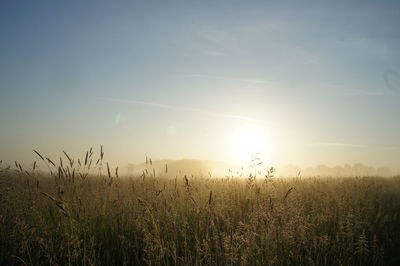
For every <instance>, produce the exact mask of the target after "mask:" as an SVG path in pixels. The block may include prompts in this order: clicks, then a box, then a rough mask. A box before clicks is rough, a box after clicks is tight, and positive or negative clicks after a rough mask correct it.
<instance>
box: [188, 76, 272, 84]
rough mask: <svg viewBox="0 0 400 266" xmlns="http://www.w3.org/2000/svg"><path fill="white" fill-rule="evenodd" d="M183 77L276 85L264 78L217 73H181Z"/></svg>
mask: <svg viewBox="0 0 400 266" xmlns="http://www.w3.org/2000/svg"><path fill="white" fill-rule="evenodd" d="M182 77H185V78H206V79H220V80H226V81H233V82H243V83H251V84H267V85H276V83H274V82H272V81H269V80H265V79H257V78H232V77H227V76H217V75H205V74H189V75H182Z"/></svg>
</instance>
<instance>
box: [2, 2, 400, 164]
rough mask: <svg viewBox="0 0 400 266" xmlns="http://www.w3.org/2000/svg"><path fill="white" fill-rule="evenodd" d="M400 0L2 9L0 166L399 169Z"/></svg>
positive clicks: (12, 5)
mask: <svg viewBox="0 0 400 266" xmlns="http://www.w3.org/2000/svg"><path fill="white" fill-rule="evenodd" d="M399 25H400V3H399V2H398V1H239V0H237V1H235V0H232V1H224V0H220V1H2V2H1V4H0V73H1V74H0V125H1V126H0V159H3V160H4V161H14V160H17V161H21V162H31V161H33V160H35V159H36V157H35V155H34V153H33V151H32V150H33V149H36V150H38V151H41V152H42V153H44V154H46V155H49V156H59V155H61V153H62V151H63V150H65V151H67V152H69V153H70V154H72V155H75V156H80V157H82V156H83V155H84V153H85V151H86V150H87V149H88V148H90V147H94V148H96V149H98V148H99V146H100V145H103V147H104V149H105V153H106V157H108V158H109V160H111V161H112V162H114V163H118V164H120V165H124V164H126V163H131V162H139V161H143V158H145V156H151V157H152V158H155V159H162V158H169V159H181V158H191V159H207V160H218V161H241V162H243V161H244V160H246V157H248V156H249V154H250V152H253V151H255V150H256V151H258V152H259V153H260V156H261V157H262V158H263V160H265V161H267V162H268V163H270V164H287V163H290V164H297V165H301V166H307V167H308V166H314V165H318V164H326V165H341V164H346V163H364V164H367V165H372V166H385V167H390V168H392V169H399V168H400V119H399V117H400V50H399V47H400V27H399Z"/></svg>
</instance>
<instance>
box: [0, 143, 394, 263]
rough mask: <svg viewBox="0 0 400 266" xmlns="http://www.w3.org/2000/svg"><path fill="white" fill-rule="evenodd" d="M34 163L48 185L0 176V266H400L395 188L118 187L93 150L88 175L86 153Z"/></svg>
mask: <svg viewBox="0 0 400 266" xmlns="http://www.w3.org/2000/svg"><path fill="white" fill-rule="evenodd" d="M35 152H36V151H35ZM37 154H38V156H39V157H40V158H41V160H42V162H43V163H46V164H47V165H48V167H49V170H50V173H49V174H45V173H43V172H39V171H38V170H37V164H36V163H34V165H35V166H34V168H35V169H36V170H35V169H33V170H30V171H24V170H23V169H22V167H21V165H20V164H17V169H19V170H15V171H12V170H11V169H10V168H1V170H0V265H21V264H22V265H23V264H26V265H48V264H50V265H142V264H150V265H390V264H393V265H395V264H397V263H399V261H400V257H399V254H398V248H399V247H400V178H398V177H393V178H379V177H364V178H362V177H360V178H340V177H332V178H300V177H296V178H287V179H280V178H273V177H272V175H271V174H270V173H268V182H265V181H264V180H263V179H262V178H259V177H256V176H255V174H252V175H251V178H250V179H245V178H243V179H242V178H232V177H229V178H210V177H189V176H176V177H175V176H173V177H171V176H167V175H164V176H159V177H158V176H154V175H155V174H154V173H151V168H150V169H149V170H150V173H149V172H147V174H146V172H144V173H143V175H141V176H138V177H118V170H116V171H115V172H114V171H112V170H111V168H110V166H109V164H107V168H106V169H105V171H106V175H103V174H102V168H101V167H102V161H103V155H104V153H103V150H102V149H101V154H100V158H99V160H98V161H97V163H96V165H95V167H92V168H91V166H90V161H91V159H92V157H93V156H92V154H93V153H92V150H90V151H89V152H88V153H86V155H85V160H84V163H83V164H81V163H75V161H74V160H73V159H72V158H70V157H69V156H68V155H67V154H66V153H65V156H66V158H67V160H68V162H69V164H68V165H65V164H64V165H63V163H62V160H61V159H60V164H59V165H56V164H55V163H54V161H51V160H50V159H49V158H46V157H45V156H42V155H41V154H40V153H39V152H37ZM148 162H149V160H148ZM150 165H151V164H149V167H151V166H150ZM166 169H167V166H166ZM166 172H167V170H166ZM264 179H265V178H264Z"/></svg>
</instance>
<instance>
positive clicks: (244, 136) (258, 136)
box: [232, 125, 268, 163]
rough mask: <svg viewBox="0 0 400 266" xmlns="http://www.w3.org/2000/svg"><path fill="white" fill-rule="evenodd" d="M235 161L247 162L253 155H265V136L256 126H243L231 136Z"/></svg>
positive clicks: (266, 139)
mask: <svg viewBox="0 0 400 266" xmlns="http://www.w3.org/2000/svg"><path fill="white" fill-rule="evenodd" d="M232 142H233V147H234V150H235V159H236V161H238V162H240V163H245V162H249V161H250V158H251V156H252V155H253V154H254V153H257V152H260V153H262V154H264V153H265V151H266V149H267V146H268V145H267V143H268V137H267V134H266V133H265V132H264V131H263V130H262V129H261V128H259V127H257V126H256V125H244V126H241V127H239V128H238V129H237V130H236V131H235V132H234V134H233V138H232Z"/></svg>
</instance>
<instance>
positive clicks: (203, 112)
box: [96, 97, 256, 122]
mask: <svg viewBox="0 0 400 266" xmlns="http://www.w3.org/2000/svg"><path fill="white" fill-rule="evenodd" d="M96 99H98V100H103V101H110V102H119V103H130V104H140V105H145V106H150V107H155V108H159V109H168V110H173V111H185V112H192V113H197V114H201V115H206V116H213V117H220V118H228V119H237V120H243V121H249V122H255V121H256V119H254V118H252V117H247V116H241V115H231V114H225V113H217V112H212V111H208V110H203V109H196V108H190V107H184V106H182V107H181V106H173V105H167V104H161V103H154V102H143V101H134V100H123V99H114V98H107V97H96Z"/></svg>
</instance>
